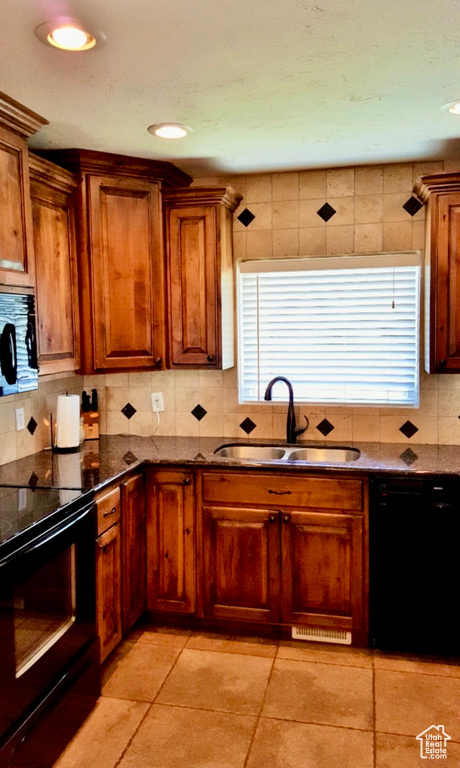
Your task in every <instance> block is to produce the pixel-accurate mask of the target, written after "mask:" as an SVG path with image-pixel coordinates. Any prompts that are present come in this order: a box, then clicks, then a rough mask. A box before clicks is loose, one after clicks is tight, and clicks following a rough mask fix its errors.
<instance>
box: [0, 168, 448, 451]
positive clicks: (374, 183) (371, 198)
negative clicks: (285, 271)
mask: <svg viewBox="0 0 460 768" xmlns="http://www.w3.org/2000/svg"><path fill="white" fill-rule="evenodd" d="M459 167H460V166H459V164H458V163H457V164H453V163H450V162H449V163H447V162H446V163H442V162H435V163H416V164H412V163H401V164H396V165H383V166H362V167H356V168H343V169H342V168H340V169H331V170H318V171H302V172H292V173H274V174H260V175H247V176H238V177H231V178H230V177H215V178H212V179H199V180H198V181H197V182H196V183H198V184H200V185H204V184H227V183H229V184H231V185H232V186H234V187H235V188H236V189H237V190H238V191H239V192H241V193H242V194H243V195H244V199H243V202H242V204H241V206H240V208H239V209H238V211H237V212H236V214H235V225H234V250H235V258H267V257H268V258H280V257H283V256H297V255H313V254H316V255H332V254H339V253H363V252H374V251H397V250H412V249H420V250H422V251H423V247H424V229H425V210H424V208H422V209H420V210H418V211H416V212H415V213H414V212H413V210H411V207H410V205H409V206H408V208H409V210H407V208H405V207H404V205H405V204H406V203H407V202H408V201H409V200H410V199H411V197H412V188H413V184H414V181H415V179H416V178H417V176H418V175H420V174H423V173H435V172H440V171H442V170H458V169H459ZM326 202H327V203H329V205H330V206H332V207H333V208H334V210H335V211H336V213H335V214H334V215H333V216H332V218H330V219H329V221H328V222H327V223H326V222H324V221H323V219H322V218H321V217H320V216H319V215H318V213H317V212H318V210H320V208H321V207H322V206H323V205H324V203H326ZM246 208H247V209H248V210H249V211H250V212H251V213H252V214H253V216H254V218H253V220H252V221H251V223H249V224H248V226H244V225H243V224H242V223H241V222H240V221H239V220H238V218H237V217H238V216H239V215H240V213H241V212H242V211H243V210H244V209H246ZM422 327H423V317H422ZM422 357H423V347H422ZM282 373H283V372H282V371H280V374H282ZM93 387H96V388H97V390H98V394H99V403H100V409H101V422H100V426H101V432H107V433H110V434H117V433H124V434H136V435H152V434H157V435H197V436H198V435H202V436H216V437H228V438H245V437H246V436H247V435H250V437H251V438H281V439H282V438H284V437H285V423H286V416H285V414H286V406H284V405H283V406H280V405H276V406H274V405H271V404H268V403H267V404H265V403H264V404H260V405H246V406H242V405H239V404H238V392H237V374H236V368H233V369H230V370H228V371H223V372H219V371H163V372H152V373H150V372H145V373H129V374H128V373H120V374H108V375H105V376H104V375H101V376H91V377H88V376H85V377H84V379H83V378H82V377H79V376H67V377H63V376H62V375H61V376H57V377H56V376H55V377H49V376H48V377H44V378H43V379H41V380H40V388H39V390H38V392H36V393H30V394H28V395H22V396H13V397H6V398H1V399H0V463H5V462H7V461H12V460H13V459H15V458H20V457H21V456H24V455H27V454H28V453H33V452H35V451H37V450H41V448H43V447H44V446H45V445H48V444H49V427H48V426H47V423H46V422H47V421H48V418H49V412H50V410H53V409H54V410H55V405H56V397H57V394H59V393H60V392H65V391H66V390H68V391H69V392H81V390H82V389H83V388H86V389H87V390H91V388H93ZM157 391H161V392H163V394H164V401H165V412H164V413H162V414H161V415H160V424H159V425H158V424H157V417H156V415H155V414H152V411H151V402H150V393H151V392H157ZM18 401H20V402H21V405H22V406H23V407H24V408H25V417H26V424H28V422H29V420H30V419H31V418H33V419H34V420H35V421H36V422H37V427H36V429H35V431H34V433H33V434H30V431H29V430H27V429H26V430H24V431H23V432H19V433H16V432H15V430H14V410H15V408H16V407H18ZM128 403H129V404H130V405H131V406H132V408H134V409H135V412H134V413H132V409H129V408H128V409H126V415H125V413H123V409H124V408H125V406H126V405H127V404H128ZM197 406H201V409H200V408H199V409H197V410H196V407H197ZM194 410H195V414H194V413H193V411H194ZM203 411H205V412H206V413H205V414H204V415H203ZM297 412H298V417H299V418H300V417H301V415H302V414H306V415H307V416H308V418H309V420H310V427H309V429H308V431H307V432H306V433H305V434H304V435H303V438H302V439H305V440H327V441H339V442H348V441H352V440H355V441H376V442H380V441H381V442H401V443H407V444H411V443H417V442H421V443H453V444H460V376H458V375H455V374H453V375H445V376H436V375H434V376H429V375H428V374H426V373H425V372H424V371H423V365H422V373H421V393H420V407H419V408H417V409H412V408H411V409H402V408H364V407H362V408H357V407H355V408H348V407H338V406H336V407H323V406H313V405H305V406H298V407H297ZM129 415H130V418H128V416H129ZM197 416H198V417H201V418H197ZM324 420H327V422H329V427H328V428H329V429H330V427H332V429H331V431H330V432H329V434H327V436H324V434H322V431H321V430H320V429H318V425H321V423H322V422H324ZM406 422H410V424H409V428H407V425H406ZM241 425H243V426H241ZM404 425H406V426H404ZM401 427H403V430H404V431H403V432H401ZM323 431H324V430H323ZM404 432H406V433H407V434H404ZM411 433H412V434H411ZM409 434H411V436H410V437H408V436H407V435H409Z"/></svg>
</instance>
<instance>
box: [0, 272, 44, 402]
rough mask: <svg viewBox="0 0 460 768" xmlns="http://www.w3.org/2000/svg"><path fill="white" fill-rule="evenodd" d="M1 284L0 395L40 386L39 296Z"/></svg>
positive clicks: (26, 390)
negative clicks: (35, 296)
mask: <svg viewBox="0 0 460 768" xmlns="http://www.w3.org/2000/svg"><path fill="white" fill-rule="evenodd" d="M21 290H22V292H21V293H14V292H12V291H11V288H8V287H6V286H0V396H1V395H15V394H17V393H20V392H28V391H29V390H31V389H38V364H37V342H36V325H35V298H34V296H33V295H32V294H28V293H26V290H27V289H21Z"/></svg>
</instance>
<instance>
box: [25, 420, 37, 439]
mask: <svg viewBox="0 0 460 768" xmlns="http://www.w3.org/2000/svg"><path fill="white" fill-rule="evenodd" d="M37 427H38V424H37V422H36V421H35V419H34V417H33V416H32V417H31V418H30V419H29V423H28V424H27V429H28V430H29V432H30V434H31V435H33V433H34V432H35V430H36V429H37Z"/></svg>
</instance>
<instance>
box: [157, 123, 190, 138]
mask: <svg viewBox="0 0 460 768" xmlns="http://www.w3.org/2000/svg"><path fill="white" fill-rule="evenodd" d="M147 130H148V131H149V133H153V135H154V136H158V137H159V138H160V139H183V138H184V136H187V134H188V133H190V132H191V130H192V129H191V128H189V127H188V126H187V125H181V124H180V123H156V124H155V125H149V127H148V128H147Z"/></svg>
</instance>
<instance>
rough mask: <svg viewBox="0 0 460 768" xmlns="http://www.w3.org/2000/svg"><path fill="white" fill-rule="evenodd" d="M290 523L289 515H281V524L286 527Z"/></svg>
mask: <svg viewBox="0 0 460 768" xmlns="http://www.w3.org/2000/svg"><path fill="white" fill-rule="evenodd" d="M290 522H291V515H283V523H285V524H286V525H287V523H290Z"/></svg>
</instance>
